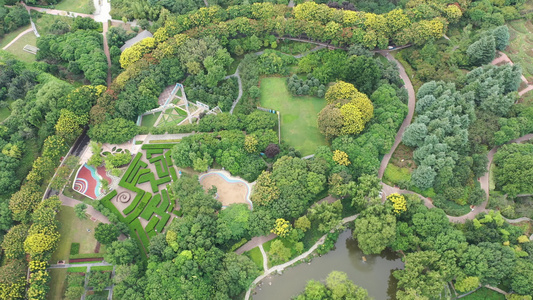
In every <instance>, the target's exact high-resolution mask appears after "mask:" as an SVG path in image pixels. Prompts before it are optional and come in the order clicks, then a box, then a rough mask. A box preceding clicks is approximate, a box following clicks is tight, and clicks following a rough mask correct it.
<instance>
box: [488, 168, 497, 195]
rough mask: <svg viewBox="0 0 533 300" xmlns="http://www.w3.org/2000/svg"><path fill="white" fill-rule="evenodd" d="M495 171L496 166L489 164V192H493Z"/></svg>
mask: <svg viewBox="0 0 533 300" xmlns="http://www.w3.org/2000/svg"><path fill="white" fill-rule="evenodd" d="M495 170H496V165H494V164H490V168H489V191H494V189H495V188H496V181H495V178H494V171H495Z"/></svg>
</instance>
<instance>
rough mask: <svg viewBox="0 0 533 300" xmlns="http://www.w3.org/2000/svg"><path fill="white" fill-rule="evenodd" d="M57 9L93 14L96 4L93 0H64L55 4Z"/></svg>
mask: <svg viewBox="0 0 533 300" xmlns="http://www.w3.org/2000/svg"><path fill="white" fill-rule="evenodd" d="M55 9H59V10H66V11H73V12H77V13H82V14H92V13H93V12H94V4H93V1H92V0H62V1H61V2H59V3H58V4H57V5H56V6H55Z"/></svg>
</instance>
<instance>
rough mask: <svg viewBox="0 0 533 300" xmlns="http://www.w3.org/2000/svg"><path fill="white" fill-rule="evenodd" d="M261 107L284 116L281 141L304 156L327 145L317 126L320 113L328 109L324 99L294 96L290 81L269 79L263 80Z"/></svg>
mask: <svg viewBox="0 0 533 300" xmlns="http://www.w3.org/2000/svg"><path fill="white" fill-rule="evenodd" d="M261 106H262V107H265V108H269V109H274V110H277V111H279V112H280V113H281V138H282V139H283V140H284V141H285V142H286V143H287V144H289V145H290V146H292V147H294V148H295V149H296V150H299V151H300V152H301V154H302V155H309V154H313V153H314V152H315V150H316V148H317V147H319V146H324V145H326V139H325V138H324V136H323V135H322V134H321V133H320V131H319V130H318V125H317V119H318V113H319V112H320V111H321V110H322V108H324V106H326V101H325V100H324V99H320V98H315V97H309V96H305V97H295V96H292V95H291V94H290V93H289V91H288V90H287V84H286V78H280V77H268V78H263V79H261Z"/></svg>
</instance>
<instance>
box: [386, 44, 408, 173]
mask: <svg viewBox="0 0 533 300" xmlns="http://www.w3.org/2000/svg"><path fill="white" fill-rule="evenodd" d="M377 53H379V54H381V55H383V56H385V57H386V58H387V59H388V60H389V61H391V62H394V63H396V65H397V66H398V71H399V73H400V78H401V79H402V80H403V83H404V87H405V88H406V89H407V94H408V96H409V99H408V102H407V108H408V112H407V116H406V117H405V119H404V120H403V123H402V125H401V126H400V129H399V130H398V133H396V138H395V139H394V144H393V145H392V148H391V150H390V151H389V153H387V154H385V156H383V159H382V160H381V165H380V166H379V170H378V178H379V179H381V178H383V173H385V169H386V168H387V165H388V164H389V160H390V159H391V157H392V155H393V154H394V151H396V148H397V147H398V145H399V144H400V143H401V142H402V137H403V132H404V131H405V128H407V126H409V124H411V121H412V120H413V115H414V113H415V106H416V98H415V89H414V88H413V84H412V83H411V80H410V79H409V76H408V75H407V73H406V72H405V68H404V67H403V66H402V64H401V63H400V62H399V61H397V60H396V59H395V58H394V57H393V56H392V55H391V54H390V53H389V51H377Z"/></svg>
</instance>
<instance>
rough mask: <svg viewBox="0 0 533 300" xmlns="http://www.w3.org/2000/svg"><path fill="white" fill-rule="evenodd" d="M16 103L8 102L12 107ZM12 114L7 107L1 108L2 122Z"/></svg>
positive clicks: (0, 119) (0, 116) (0, 120)
mask: <svg viewBox="0 0 533 300" xmlns="http://www.w3.org/2000/svg"><path fill="white" fill-rule="evenodd" d="M13 102H15V101H13V100H10V101H8V103H9V105H10V106H11V103H13ZM10 114H11V110H10V109H9V108H7V107H2V108H0V122H2V121H4V120H5V119H6V118H7V117H9V115H10Z"/></svg>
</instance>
